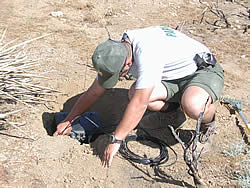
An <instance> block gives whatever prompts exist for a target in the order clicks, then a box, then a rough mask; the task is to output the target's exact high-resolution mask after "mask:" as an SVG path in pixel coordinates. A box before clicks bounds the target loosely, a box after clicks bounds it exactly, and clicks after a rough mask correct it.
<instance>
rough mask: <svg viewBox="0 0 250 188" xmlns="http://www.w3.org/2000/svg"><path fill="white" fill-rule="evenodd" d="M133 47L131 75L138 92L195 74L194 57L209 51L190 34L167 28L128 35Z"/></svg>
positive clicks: (151, 28) (150, 28)
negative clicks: (134, 78)
mask: <svg viewBox="0 0 250 188" xmlns="http://www.w3.org/2000/svg"><path fill="white" fill-rule="evenodd" d="M125 33H126V34H127V35H128V37H129V39H130V41H131V43H132V46H133V58H134V59H133V60H134V61H133V64H132V67H131V69H130V73H131V74H132V75H133V76H134V77H136V78H137V82H136V89H144V88H151V87H153V86H154V85H155V84H157V83H159V82H161V80H174V79H178V78H183V77H185V76H187V75H190V74H192V73H194V72H195V71H196V70H197V65H196V63H195V61H194V60H193V58H194V57H195V55H196V54H197V53H201V52H207V53H210V51H209V49H208V48H207V47H206V46H205V45H203V44H201V43H200V42H198V41H196V40H194V39H192V38H190V37H188V36H187V35H185V34H183V33H181V32H179V31H177V30H174V29H171V28H168V27H164V26H153V27H148V28H144V29H137V30H128V31H126V32H125Z"/></svg>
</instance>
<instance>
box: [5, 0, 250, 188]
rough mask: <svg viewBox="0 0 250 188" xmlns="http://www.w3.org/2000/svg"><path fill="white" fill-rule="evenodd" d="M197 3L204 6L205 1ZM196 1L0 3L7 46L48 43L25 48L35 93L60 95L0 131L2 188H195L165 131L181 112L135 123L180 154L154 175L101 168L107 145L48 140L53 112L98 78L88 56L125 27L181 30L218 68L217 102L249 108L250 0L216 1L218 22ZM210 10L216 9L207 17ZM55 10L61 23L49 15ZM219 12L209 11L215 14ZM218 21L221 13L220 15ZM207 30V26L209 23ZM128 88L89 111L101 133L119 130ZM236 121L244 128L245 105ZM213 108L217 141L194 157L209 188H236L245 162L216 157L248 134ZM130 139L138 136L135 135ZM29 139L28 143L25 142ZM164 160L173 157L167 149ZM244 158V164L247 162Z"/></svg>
mask: <svg viewBox="0 0 250 188" xmlns="http://www.w3.org/2000/svg"><path fill="white" fill-rule="evenodd" d="M202 2H203V1H202ZM206 2H209V3H205V1H204V3H203V4H202V3H200V2H199V1H198V0H186V1H183V0H168V1H167V0H136V1H134V0H128V1H115V0H91V1H90V0H29V1H26V0H11V1H9V0H1V1H0V31H1V33H2V31H3V30H4V29H5V28H7V32H6V36H5V41H6V42H8V41H10V40H13V39H18V41H20V42H21V41H25V40H28V39H32V38H35V37H38V36H42V35H46V34H50V35H49V36H47V37H45V38H43V39H40V40H37V41H34V42H32V43H30V44H29V45H28V46H27V48H28V49H29V51H30V52H31V53H32V54H33V55H34V56H36V57H37V58H41V60H40V63H41V65H40V66H38V67H37V70H38V71H41V72H47V74H46V75H47V76H48V77H49V79H47V80H42V81H41V85H43V86H46V87H50V88H53V89H56V90H58V91H59V92H56V93H54V95H53V96H50V98H51V99H53V100H54V101H55V102H50V103H47V104H46V105H36V106H35V107H36V109H37V110H34V109H26V110H25V111H22V112H20V113H18V114H15V116H13V117H11V118H12V119H13V120H14V121H17V122H26V124H25V125H24V126H22V127H20V128H21V129H22V131H20V130H19V129H15V128H13V127H8V128H7V129H3V128H2V129H0V187H96V188H106V187H108V188H111V187H194V186H195V185H194V183H193V180H192V177H191V176H190V175H189V174H188V167H187V166H186V164H185V162H184V161H183V150H182V148H181V146H180V144H177V143H176V141H175V140H174V139H173V137H172V136H171V134H170V132H169V129H168V128H167V127H166V125H167V124H176V123H178V122H176V121H177V120H176V117H177V115H178V114H171V115H166V116H164V117H163V116H162V115H161V114H159V113H153V114H151V115H150V116H147V117H145V118H144V119H143V120H142V126H144V128H145V129H147V130H148V131H149V132H150V133H151V134H152V136H156V137H158V138H160V139H162V140H164V141H166V142H167V143H169V144H170V145H171V146H172V147H173V148H174V150H175V151H176V152H177V154H178V159H177V161H176V163H175V164H174V165H172V166H170V167H160V170H159V171H157V172H156V171H155V170H154V169H153V168H151V167H150V166H145V165H141V164H136V163H131V162H129V161H127V160H125V159H124V158H122V157H121V156H120V155H118V156H117V157H116V158H115V159H114V161H113V163H112V166H111V168H109V169H104V168H102V167H101V160H100V157H101V155H102V151H103V149H104V147H105V144H106V137H105V136H100V137H98V138H97V139H96V140H95V142H93V143H92V144H84V145H80V144H79V143H78V142H77V141H76V140H73V139H71V138H69V137H68V136H58V137H52V136H50V134H51V130H52V129H50V126H51V122H52V120H53V114H54V113H55V112H59V111H69V110H70V108H71V107H72V105H73V104H74V102H75V101H76V99H77V98H78V97H79V95H80V94H81V93H82V92H84V91H86V89H87V88H88V87H89V86H90V84H91V83H92V81H93V80H94V78H95V77H96V72H95V70H94V69H93V68H92V63H91V56H92V53H93V51H94V49H95V47H96V45H97V44H98V43H100V42H102V41H103V40H105V39H107V38H108V33H107V31H106V30H105V26H106V27H107V28H108V30H109V32H110V34H111V37H112V38H113V39H120V37H121V35H122V32H123V31H124V30H126V29H135V28H141V27H146V26H151V25H165V26H170V27H172V28H178V29H179V30H181V31H182V32H184V33H186V34H187V35H189V36H191V37H193V38H195V39H197V40H199V41H200V42H202V43H204V44H206V45H207V46H208V47H209V48H210V50H211V51H212V52H213V53H214V55H215V56H216V58H217V60H218V61H219V62H220V63H221V65H222V66H223V68H224V70H225V87H224V91H223V96H225V97H229V98H235V99H238V100H243V101H245V102H247V103H248V104H249V103H250V97H249V96H250V95H249V94H250V64H249V57H250V53H249V52H250V51H249V50H250V49H249V43H250V41H249V33H250V32H249V29H250V28H249V25H250V21H249V17H248V16H249V15H248V14H249V13H248V11H249V3H250V2H249V0H237V1H236V0H235V1H232V0H231V1H230V0H219V1H218V2H219V4H218V7H217V10H219V9H220V10H222V12H223V13H224V14H225V17H226V18H227V21H228V23H229V24H230V26H229V27H226V26H227V24H226V22H225V20H223V19H220V18H219V17H218V16H217V15H216V14H214V13H212V12H211V11H209V9H207V11H206V12H205V14H204V18H203V19H202V12H203V11H204V10H205V8H206V7H207V5H209V6H211V7H216V2H217V1H214V0H213V1H206ZM214 10H215V9H214ZM53 11H61V12H62V13H63V15H62V16H58V17H57V16H52V15H51V12H53ZM215 12H216V10H215ZM221 15H222V14H221ZM216 20H218V21H217V22H216V26H215V25H211V24H209V23H215V21H216ZM132 83H133V81H124V80H123V81H120V82H119V83H118V85H117V86H116V88H114V89H111V90H108V91H107V93H106V94H105V95H104V96H103V97H102V98H101V99H100V100H99V101H98V102H97V104H95V106H94V107H93V108H92V109H90V110H89V111H96V112H99V113H100V115H101V119H102V122H103V125H104V126H110V125H112V126H113V125H116V124H117V123H118V122H119V120H120V118H121V116H122V113H123V111H124V109H125V107H126V104H127V103H128V98H127V91H128V90H127V89H128V88H129V87H130V85H131V84H132ZM22 107H23V106H22V105H21V104H18V103H17V104H15V105H14V104H9V103H1V108H0V109H1V110H3V109H4V110H11V109H12V110H13V108H17V109H20V108H22ZM242 110H243V113H244V115H245V116H246V118H247V119H248V121H250V110H249V106H248V105H245V106H244V107H243V109H242ZM230 112H232V110H231V111H230V110H228V108H226V106H225V105H222V104H220V103H218V108H217V127H218V134H217V135H216V136H215V139H214V141H215V143H214V144H213V146H212V150H211V151H210V152H207V153H205V154H203V155H202V156H201V158H200V159H199V164H198V166H199V170H200V172H201V174H202V178H203V179H204V181H205V182H206V183H207V185H208V186H209V187H241V186H240V185H239V184H238V182H237V181H236V180H235V179H234V178H233V175H234V173H235V172H236V171H237V169H238V168H239V165H240V164H239V162H240V161H241V160H244V159H246V158H247V155H244V154H243V155H240V156H236V157H228V156H225V154H224V153H223V151H224V150H226V149H228V148H229V147H230V146H231V145H232V144H233V143H235V142H236V141H237V140H239V139H243V140H244V142H245V143H246V144H249V143H248V136H249V132H247V129H246V128H245V124H244V122H243V121H242V119H241V118H240V116H239V115H238V114H237V113H230ZM195 125H196V121H194V120H191V119H188V121H187V124H186V126H185V127H184V128H183V129H182V130H181V131H182V133H183V134H188V132H189V131H190V130H191V129H194V127H195ZM134 132H139V130H135V131H134ZM31 138H32V139H31ZM132 146H133V151H135V152H138V153H144V152H145V153H147V154H148V155H149V154H150V155H153V156H156V155H157V154H158V152H159V151H158V149H157V148H155V147H149V146H147V145H144V144H139V143H134V144H133V145H132ZM169 155H170V161H171V160H174V154H173V153H171V151H169ZM248 157H249V156H248Z"/></svg>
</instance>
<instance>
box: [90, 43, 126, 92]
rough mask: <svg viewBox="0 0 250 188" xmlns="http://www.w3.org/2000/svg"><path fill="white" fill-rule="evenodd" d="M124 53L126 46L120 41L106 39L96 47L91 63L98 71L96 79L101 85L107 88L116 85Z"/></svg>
mask: <svg viewBox="0 0 250 188" xmlns="http://www.w3.org/2000/svg"><path fill="white" fill-rule="evenodd" d="M126 55H127V50H126V47H125V46H124V44H123V43H121V42H120V41H114V40H106V41H104V42H102V43H101V44H99V45H98V46H97V47H96V49H95V51H94V54H93V56H92V63H93V65H94V67H95V69H96V70H97V71H98V81H99V84H100V85H101V86H102V87H104V88H107V89H108V88H112V87H114V86H115V85H116V83H117V82H118V79H119V73H120V71H121V69H122V66H123V64H124V62H125V59H126Z"/></svg>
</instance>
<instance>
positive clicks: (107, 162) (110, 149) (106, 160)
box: [102, 143, 121, 168]
mask: <svg viewBox="0 0 250 188" xmlns="http://www.w3.org/2000/svg"><path fill="white" fill-rule="evenodd" d="M120 145H121V144H118V143H113V144H109V145H108V146H107V147H106V148H105V150H104V153H103V158H102V166H103V167H104V168H108V167H110V166H111V163H112V160H113V158H114V156H115V154H116V153H117V151H118V150H119V148H120Z"/></svg>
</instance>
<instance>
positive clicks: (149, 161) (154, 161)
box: [119, 134, 177, 167]
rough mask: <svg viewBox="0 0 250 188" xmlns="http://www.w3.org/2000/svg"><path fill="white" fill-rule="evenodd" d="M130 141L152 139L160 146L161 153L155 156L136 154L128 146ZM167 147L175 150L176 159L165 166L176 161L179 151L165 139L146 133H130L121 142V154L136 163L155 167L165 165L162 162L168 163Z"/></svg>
mask: <svg viewBox="0 0 250 188" xmlns="http://www.w3.org/2000/svg"><path fill="white" fill-rule="evenodd" d="M130 141H151V142H153V143H155V144H156V145H158V146H159V149H160V154H159V155H158V156H157V157H155V158H146V157H141V156H139V155H137V154H135V153H134V152H132V151H131V150H130V149H129V148H128V142H130ZM167 147H168V148H170V149H171V150H172V151H173V153H174V154H175V161H174V162H173V163H171V164H169V165H164V167H166V166H170V165H173V164H174V163H175V162H176V160H177V153H176V152H175V151H174V150H173V149H172V148H171V147H170V146H169V145H167V144H166V143H165V142H164V141H162V140H160V139H158V138H156V137H152V136H150V135H145V134H142V135H128V136H127V137H126V138H125V140H124V141H123V143H122V144H121V146H120V149H119V152H120V153H121V155H122V156H123V157H124V158H126V159H127V160H130V161H133V162H135V163H140V164H144V165H150V166H151V167H154V166H162V167H163V165H162V164H164V163H166V162H167V161H168V160H169V154H168V149H167Z"/></svg>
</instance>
